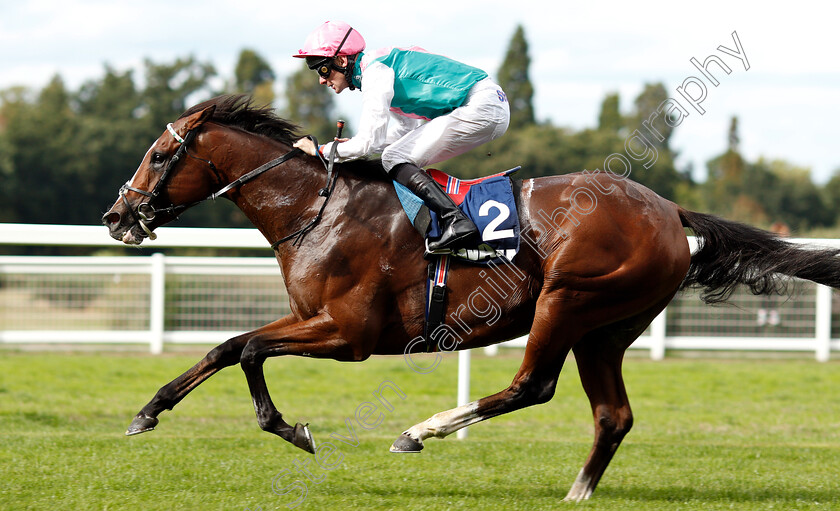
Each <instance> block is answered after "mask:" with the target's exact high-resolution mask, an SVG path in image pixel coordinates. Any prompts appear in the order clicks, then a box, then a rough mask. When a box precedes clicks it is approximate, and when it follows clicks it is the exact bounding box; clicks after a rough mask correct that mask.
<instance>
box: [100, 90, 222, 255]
mask: <svg viewBox="0 0 840 511" xmlns="http://www.w3.org/2000/svg"><path fill="white" fill-rule="evenodd" d="M214 110H215V107H213V106H210V107H208V108H205V109H203V110H201V111H199V112H195V113H193V114H192V115H189V116H186V117H182V118H181V119H178V120H177V121H175V123H173V124H169V125H168V126H167V129H166V131H164V132H163V134H162V135H161V136H160V137H159V138H158V139H157V140H156V141H155V143H154V144H152V146H151V147H150V148H149V150H148V151H147V152H146V156H144V157H143V161H142V162H141V163H140V167H138V169H137V172H135V173H134V177H132V178H131V179H130V180H129V181H128V182H126V183H125V184H124V185H123V186H122V188H120V190H119V197H118V198H117V201H116V202H115V203H114V205H113V206H111V209H109V210H108V212H107V213H105V214H104V215H103V216H102V222H103V223H104V224H105V225H106V226H107V227H108V230H109V232H110V234H111V237H113V238H114V239H117V240H120V241H122V242H123V243H126V244H128V245H139V244H140V243H142V241H143V238H146V237H149V238H151V239H155V237H156V236H155V234H154V233H153V232H152V231H153V230H154V229H155V228H156V227H158V226H160V225H163V224H166V223H168V222H171V221H172V220H174V219H175V218H177V216H178V215H179V214H180V213H181V212H182V211H184V210H185V209H186V208H188V207H189V206H191V205H193V204H195V203H196V202H198V201H201V200H202V199H204V198H205V197H207V195H208V194H209V193H210V190H211V187H212V186H213V182H214V179H215V176H214V174H213V173H211V172H208V170H210V169H211V168H212V163H211V162H209V161H208V160H207V159H206V158H199V157H192V155H191V154H190V153H189V152H188V151H192V152H193V153H195V152H196V147H195V146H196V141H195V139H196V136H197V135H198V132H199V131H200V129H201V126H202V125H203V124H204V122H205V121H206V120H207V119H209V118H210V117H211V116H212V115H213V112H214Z"/></svg>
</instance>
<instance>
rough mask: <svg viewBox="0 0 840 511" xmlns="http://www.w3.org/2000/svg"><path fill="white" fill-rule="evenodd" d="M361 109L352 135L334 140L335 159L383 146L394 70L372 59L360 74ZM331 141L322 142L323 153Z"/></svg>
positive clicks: (364, 154) (376, 151) (375, 149)
mask: <svg viewBox="0 0 840 511" xmlns="http://www.w3.org/2000/svg"><path fill="white" fill-rule="evenodd" d="M362 85H363V88H362V113H361V116H360V118H359V129H358V130H357V131H356V135H355V136H354V137H353V138H351V139H350V140H348V141H346V142H341V143H339V144H338V148H337V150H336V159H337V160H338V161H346V160H355V159H357V158H362V157H364V156H367V155H369V154H373V153H379V152H382V150H383V149H385V147H386V146H387V143H386V140H387V139H388V138H389V137H388V120H389V118H390V117H391V116H390V113H391V112H390V108H391V100H392V99H393V98H394V70H393V69H391V68H390V67H388V66H386V65H385V64H382V63H380V62H374V63H372V64H370V65H369V66H368V67H367V69H365V72H364V75H362ZM333 143H334V142H330V143H328V144H325V145H324V149H323V151H324V155H325V156H326V155H329V154H330V151H331V150H332V145H333Z"/></svg>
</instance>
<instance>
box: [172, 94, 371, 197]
mask: <svg viewBox="0 0 840 511" xmlns="http://www.w3.org/2000/svg"><path fill="white" fill-rule="evenodd" d="M211 106H215V107H216V110H215V111H214V112H213V115H212V116H211V117H210V119H209V120H210V121H213V122H215V123H218V124H223V125H225V126H230V127H234V128H239V129H242V130H245V131H247V132H248V133H253V134H255V135H262V136H264V137H268V138H271V139H274V140H277V141H279V142H282V143H284V144H286V145H289V146H290V145H292V144H294V142H295V141H296V140H298V139H299V138H301V136H302V135H301V134H300V130H301V128H300V126H298V125H296V124H294V123H292V122H290V121H287V120H286V119H283V118H282V117H279V116H278V115H277V114H276V113H275V112H274V109H273V108H271V107H269V106H265V107H258V106H256V105H254V102H253V100H252V99H251V97H250V96H248V95H246V94H231V95H225V96H217V97H215V98H212V99H208V100H207V101H205V102H203V103H199V104H197V105H195V106H193V107H191V108H189V109H188V110H187V111H186V112H184V113H183V114H181V118H184V117H188V116H190V115H192V114H194V113H196V112H200V111H202V110H204V109H205V108H208V107H211ZM342 169H344V170H348V171H350V172H351V173H353V174H358V175H359V176H360V177H363V178H365V179H372V180H385V179H386V178H387V175H386V174H385V171H384V169H383V168H382V162H381V161H380V160H378V159H370V160H369V159H362V160H355V161H351V162H347V163H344V164H342Z"/></svg>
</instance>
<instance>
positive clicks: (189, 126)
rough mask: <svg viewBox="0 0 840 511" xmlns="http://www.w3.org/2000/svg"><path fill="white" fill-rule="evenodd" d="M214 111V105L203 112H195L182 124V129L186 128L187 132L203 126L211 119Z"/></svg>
mask: <svg viewBox="0 0 840 511" xmlns="http://www.w3.org/2000/svg"><path fill="white" fill-rule="evenodd" d="M215 111H216V105H211V106H208V107H207V108H205V109H204V110H201V111H200V112H196V113H194V114H192V115H190V116H189V117H187V119H186V121H185V122H184V128H186V130H187V131H191V130H194V129H195V128H198V127H199V126H201V125H202V124H204V122H205V121H207V120H208V119H210V118H211V117H213V113H214V112H215Z"/></svg>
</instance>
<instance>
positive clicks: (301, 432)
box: [292, 422, 315, 454]
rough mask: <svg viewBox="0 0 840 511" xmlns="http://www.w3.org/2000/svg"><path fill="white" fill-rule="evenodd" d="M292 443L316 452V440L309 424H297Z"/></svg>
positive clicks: (305, 449)
mask: <svg viewBox="0 0 840 511" xmlns="http://www.w3.org/2000/svg"><path fill="white" fill-rule="evenodd" d="M292 444H294V445H295V446H296V447H300V448H301V449H303V450H304V451H306V452H308V453H310V454H315V440H313V438H312V433H311V432H310V431H309V424H301V423H300V422H298V423H297V424H295V439H294V441H293V442H292Z"/></svg>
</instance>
